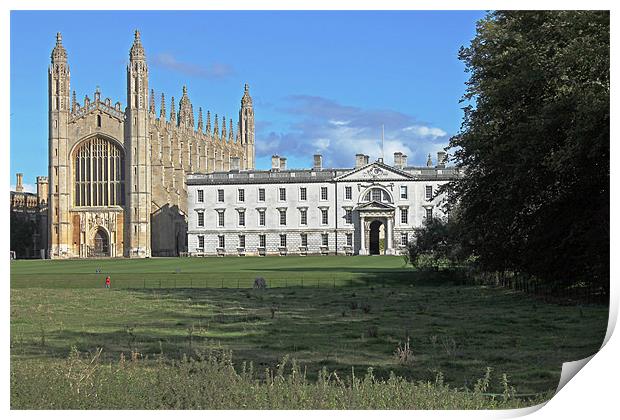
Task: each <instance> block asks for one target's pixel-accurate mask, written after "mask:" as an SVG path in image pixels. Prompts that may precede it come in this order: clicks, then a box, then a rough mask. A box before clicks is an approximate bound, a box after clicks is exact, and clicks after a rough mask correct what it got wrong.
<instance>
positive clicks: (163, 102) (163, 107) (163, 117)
mask: <svg viewBox="0 0 620 420" xmlns="http://www.w3.org/2000/svg"><path fill="white" fill-rule="evenodd" d="M159 119H160V120H162V121H165V120H166V98H165V97H164V94H163V92H162V94H161V105H160V108H159Z"/></svg>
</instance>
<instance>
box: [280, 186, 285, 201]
mask: <svg viewBox="0 0 620 420" xmlns="http://www.w3.org/2000/svg"><path fill="white" fill-rule="evenodd" d="M280 201H286V188H280Z"/></svg>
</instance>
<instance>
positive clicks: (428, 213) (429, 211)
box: [426, 207, 433, 219]
mask: <svg viewBox="0 0 620 420" xmlns="http://www.w3.org/2000/svg"><path fill="white" fill-rule="evenodd" d="M426 218H427V219H432V218H433V209H432V207H429V208H427V209H426Z"/></svg>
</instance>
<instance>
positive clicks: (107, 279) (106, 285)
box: [105, 276, 110, 289]
mask: <svg viewBox="0 0 620 420" xmlns="http://www.w3.org/2000/svg"><path fill="white" fill-rule="evenodd" d="M105 288H106V289H109V288H110V276H108V277H106V278H105Z"/></svg>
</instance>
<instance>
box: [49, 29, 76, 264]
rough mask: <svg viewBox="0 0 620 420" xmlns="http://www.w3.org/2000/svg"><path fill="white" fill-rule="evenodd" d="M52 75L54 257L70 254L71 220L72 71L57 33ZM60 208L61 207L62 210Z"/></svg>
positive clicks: (51, 245)
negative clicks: (69, 212) (69, 139)
mask: <svg viewBox="0 0 620 420" xmlns="http://www.w3.org/2000/svg"><path fill="white" fill-rule="evenodd" d="M51 59H52V62H51V65H50V67H49V74H48V94H49V105H48V109H49V121H48V123H49V143H48V144H49V154H48V156H49V166H48V170H49V198H48V203H49V206H48V220H49V223H50V235H49V238H48V249H49V250H50V254H51V255H52V256H64V255H67V254H68V253H69V245H70V242H71V238H70V220H69V214H68V213H67V212H66V211H63V210H64V209H67V208H69V188H70V184H69V162H68V158H67V156H68V152H69V150H68V148H69V144H68V121H69V106H70V104H69V89H70V83H69V79H70V72H69V64H68V62H67V51H66V50H65V48H64V47H63V45H62V35H61V34H60V32H59V33H57V34H56V46H55V47H54V49H53V50H52V55H51ZM59 209H60V210H59Z"/></svg>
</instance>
